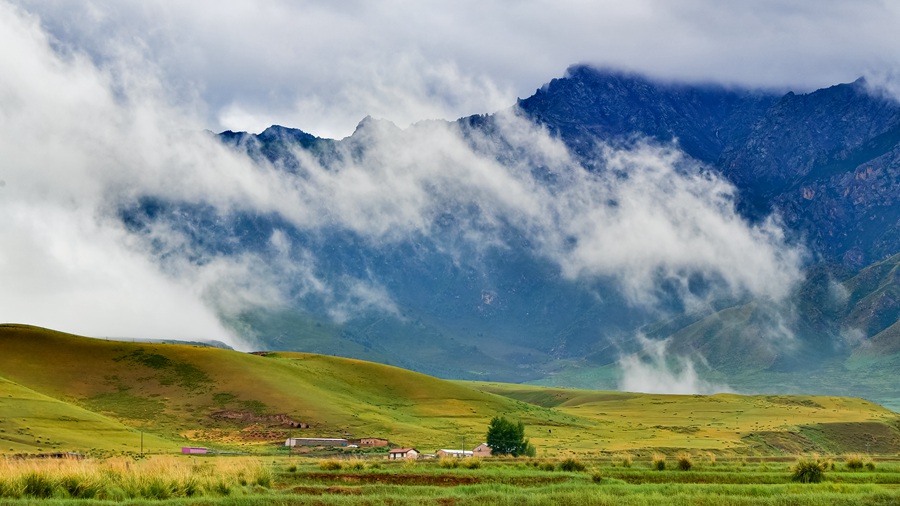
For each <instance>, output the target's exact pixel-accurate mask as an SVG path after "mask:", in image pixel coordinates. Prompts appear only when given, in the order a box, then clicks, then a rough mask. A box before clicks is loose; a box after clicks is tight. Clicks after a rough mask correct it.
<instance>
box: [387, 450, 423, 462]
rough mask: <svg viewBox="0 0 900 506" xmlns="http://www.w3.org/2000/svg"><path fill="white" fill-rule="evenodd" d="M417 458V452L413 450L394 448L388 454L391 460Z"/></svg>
mask: <svg viewBox="0 0 900 506" xmlns="http://www.w3.org/2000/svg"><path fill="white" fill-rule="evenodd" d="M418 457H419V452H418V451H417V450H416V449H415V448H394V449H393V450H391V451H390V452H388V458H389V459H391V460H396V459H416V458H418Z"/></svg>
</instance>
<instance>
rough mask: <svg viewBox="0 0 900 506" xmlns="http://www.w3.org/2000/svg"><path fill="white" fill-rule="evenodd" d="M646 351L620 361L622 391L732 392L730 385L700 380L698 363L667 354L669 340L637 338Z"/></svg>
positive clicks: (683, 357) (660, 392)
mask: <svg viewBox="0 0 900 506" xmlns="http://www.w3.org/2000/svg"><path fill="white" fill-rule="evenodd" d="M637 342H638V343H639V344H640V345H641V347H642V351H641V352H639V353H634V354H630V355H626V356H623V357H622V358H621V359H619V363H618V365H619V369H620V372H621V379H620V381H619V390H622V391H624V392H641V393H648V394H702V395H711V394H717V393H727V392H732V390H731V389H730V388H729V387H728V386H727V385H722V384H716V383H712V382H708V381H705V380H703V379H701V378H700V376H699V374H698V373H697V370H696V368H695V366H694V359H692V358H691V357H687V356H677V355H673V354H671V353H669V352H668V351H667V348H668V345H669V342H668V340H662V341H653V340H650V339H647V338H646V337H644V336H637Z"/></svg>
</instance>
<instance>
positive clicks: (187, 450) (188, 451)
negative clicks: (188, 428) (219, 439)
mask: <svg viewBox="0 0 900 506" xmlns="http://www.w3.org/2000/svg"><path fill="white" fill-rule="evenodd" d="M181 453H183V454H185V455H206V454H207V453H209V450H207V449H206V448H198V447H196V446H182V447H181Z"/></svg>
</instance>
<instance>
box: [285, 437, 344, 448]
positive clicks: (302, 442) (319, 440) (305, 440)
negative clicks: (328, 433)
mask: <svg viewBox="0 0 900 506" xmlns="http://www.w3.org/2000/svg"><path fill="white" fill-rule="evenodd" d="M348 443H349V441H347V440H346V439H341V438H327V437H289V438H287V440H286V441H285V442H284V446H347V444H348Z"/></svg>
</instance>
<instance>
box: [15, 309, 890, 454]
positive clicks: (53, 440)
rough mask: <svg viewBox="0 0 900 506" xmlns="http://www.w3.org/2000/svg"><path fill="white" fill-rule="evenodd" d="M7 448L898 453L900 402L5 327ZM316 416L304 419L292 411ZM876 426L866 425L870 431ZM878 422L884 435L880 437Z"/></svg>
mask: <svg viewBox="0 0 900 506" xmlns="http://www.w3.org/2000/svg"><path fill="white" fill-rule="evenodd" d="M0 351H2V352H0V394H2V396H0V453H10V452H12V453H18V452H36V451H50V450H53V451H70V450H76V451H86V450H92V449H93V450H95V451H106V452H109V451H113V452H119V451H126V450H127V451H137V450H138V445H139V431H143V432H144V434H145V440H144V444H145V448H147V449H148V451H157V452H176V451H178V449H179V446H181V445H186V444H191V445H208V446H213V447H216V448H220V449H223V450H228V449H239V450H244V451H260V450H264V449H265V450H274V449H275V448H277V447H278V445H280V444H281V442H282V441H284V439H285V438H286V437H288V435H293V436H295V437H302V436H310V437H340V436H343V437H366V436H368V437H382V438H387V439H389V440H391V441H392V442H394V443H395V444H398V445H410V446H415V447H417V448H419V449H420V450H422V451H425V452H432V451H435V450H436V449H438V448H442V447H444V448H446V447H454V448H456V447H459V446H460V444H461V440H462V438H463V437H464V438H465V440H466V442H467V446H474V445H475V444H477V442H481V440H483V437H484V433H485V431H486V428H487V424H488V423H489V421H490V419H491V418H492V417H494V416H497V415H503V416H506V417H509V418H513V419H521V420H522V421H523V422H524V423H525V424H526V426H527V435H528V436H529V437H530V438H531V440H532V442H533V443H534V444H535V445H536V446H537V447H538V449H539V452H540V453H542V454H546V455H559V454H566V453H569V452H574V453H580V454H586V453H596V452H604V451H620V450H639V449H646V448H655V449H663V450H672V451H676V450H677V449H683V448H691V449H708V450H715V451H728V452H740V453H749V452H751V451H752V452H760V453H780V452H795V451H806V450H819V451H862V450H865V446H864V445H865V443H866V442H867V441H868V442H869V444H870V446H871V444H872V442H871V441H869V440H868V439H866V437H869V436H872V437H874V438H877V445H878V446H877V447H873V448H872V449H873V451H874V450H876V449H877V450H879V451H883V452H890V453H896V452H897V451H900V432H898V431H897V429H896V425H897V415H896V414H895V413H893V412H891V411H888V410H886V409H884V408H881V407H880V406H877V405H875V404H872V403H869V402H866V401H862V400H859V399H845V398H831V397H796V396H794V397H787V396H753V397H745V396H737V395H716V396H663V395H639V394H628V393H619V392H597V391H589V390H570V389H558V388H545V387H536V386H526V385H510V384H499V383H470V382H460V381H445V380H440V379H437V378H434V377H430V376H426V375H423V374H419V373H415V372H411V371H407V370H404V369H399V368H396V367H391V366H385V365H380V364H375V363H371V362H363V361H359V360H351V359H344V358H336V357H329V356H323V355H311V354H303V353H260V354H246V353H239V352H235V351H232V350H225V349H219V348H212V347H203V346H197V345H180V344H147V343H130V342H122V341H105V340H99V339H88V338H84V337H78V336H73V335H70V334H65V333H61V332H55V331H50V330H46V329H40V328H36V327H29V326H22V325H0ZM299 424H305V425H308V426H309V427H308V428H300V427H298V426H297V425H299ZM867 435H868V436H867ZM873 435H874V436H873Z"/></svg>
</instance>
